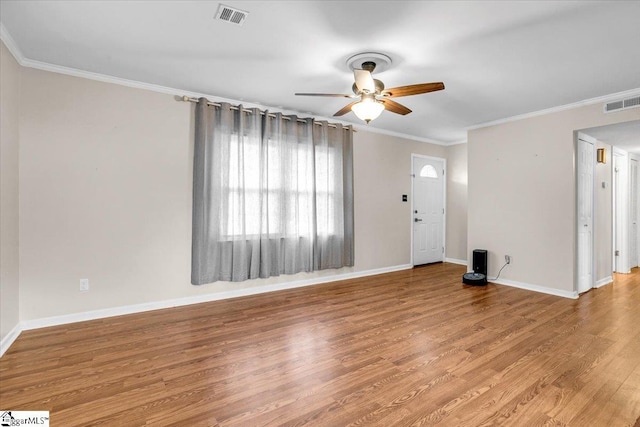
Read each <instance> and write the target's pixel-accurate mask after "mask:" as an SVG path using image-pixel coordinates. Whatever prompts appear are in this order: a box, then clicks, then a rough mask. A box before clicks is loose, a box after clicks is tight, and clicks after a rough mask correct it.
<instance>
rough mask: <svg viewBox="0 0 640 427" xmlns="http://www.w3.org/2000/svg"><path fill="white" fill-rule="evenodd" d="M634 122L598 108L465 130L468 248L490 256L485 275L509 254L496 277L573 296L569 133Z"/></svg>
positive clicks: (632, 116)
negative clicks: (467, 187) (506, 262)
mask: <svg viewBox="0 0 640 427" xmlns="http://www.w3.org/2000/svg"><path fill="white" fill-rule="evenodd" d="M638 118H640V109H632V110H627V111H621V112H616V113H610V114H604V113H603V112H602V105H601V104H599V103H598V104H593V105H588V106H583V107H579V108H574V109H570V110H564V111H559V112H555V113H549V114H545V115H541V116H536V117H530V118H525V119H521V120H517V121H511V122H507V123H504V124H499V125H494V126H488V127H485V128H480V129H475V130H471V131H469V134H468V156H469V160H468V161H469V200H468V203H469V205H468V206H469V209H468V217H469V218H468V251H472V250H473V249H474V248H482V249H487V250H488V251H489V275H490V276H495V274H497V270H498V268H499V267H500V266H501V265H502V264H503V262H504V255H505V254H508V255H511V256H512V257H513V258H512V263H511V265H510V266H508V267H507V268H505V270H504V271H503V273H502V276H501V278H503V279H505V280H507V281H510V282H512V283H514V284H520V285H526V286H536V287H540V288H542V289H544V288H547V289H549V290H551V291H553V292H556V293H560V294H569V293H572V292H573V290H574V276H575V274H574V269H575V194H576V191H575V173H574V130H578V129H584V128H588V127H594V126H601V125H607V124H612V123H619V122H624V121H630V120H637V119H638ZM469 259H470V258H469Z"/></svg>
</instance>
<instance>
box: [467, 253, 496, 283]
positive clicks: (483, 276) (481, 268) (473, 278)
mask: <svg viewBox="0 0 640 427" xmlns="http://www.w3.org/2000/svg"><path fill="white" fill-rule="evenodd" d="M488 256H489V254H488V253H487V251H486V250H484V249H474V250H473V271H472V272H469V273H466V274H464V275H463V276H462V283H464V284H466V285H474V286H481V285H486V284H487V269H488V266H487V264H488V263H487V258H488Z"/></svg>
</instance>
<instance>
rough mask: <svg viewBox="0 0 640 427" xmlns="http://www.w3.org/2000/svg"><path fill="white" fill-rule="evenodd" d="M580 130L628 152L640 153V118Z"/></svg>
mask: <svg viewBox="0 0 640 427" xmlns="http://www.w3.org/2000/svg"><path fill="white" fill-rule="evenodd" d="M582 132H584V133H586V134H587V135H589V136H592V137H594V138H596V139H597V140H599V141H602V142H604V143H607V144H611V145H614V146H616V147H618V148H622V149H623V150H626V151H628V152H630V153H636V154H640V120H633V121H630V122H623V123H616V124H614V125H608V126H598V127H593V128H589V129H583V130H582Z"/></svg>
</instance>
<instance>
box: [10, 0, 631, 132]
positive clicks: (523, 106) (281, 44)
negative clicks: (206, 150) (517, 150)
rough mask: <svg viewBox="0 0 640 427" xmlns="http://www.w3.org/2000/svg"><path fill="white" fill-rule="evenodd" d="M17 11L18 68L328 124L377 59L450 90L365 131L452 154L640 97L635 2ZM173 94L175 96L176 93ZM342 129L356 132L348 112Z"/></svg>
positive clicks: (396, 75) (61, 5)
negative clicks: (465, 144) (557, 116)
mask: <svg viewBox="0 0 640 427" xmlns="http://www.w3.org/2000/svg"><path fill="white" fill-rule="evenodd" d="M223 3H224V4H227V5H229V6H232V7H236V8H239V9H243V10H246V11H248V12H249V13H250V14H249V16H248V18H247V20H246V22H245V24H244V25H243V26H241V27H240V26H234V25H232V24H229V23H226V22H221V21H215V20H214V19H213V18H214V16H215V14H216V11H217V9H218V5H219V2H217V1H75V0H73V1H54V0H46V1H10V0H2V1H1V2H0V19H1V22H2V24H3V25H4V27H5V28H6V32H8V34H9V35H10V37H11V38H12V39H13V40H14V41H15V45H16V47H17V48H18V49H19V51H20V52H21V54H22V55H23V57H24V58H25V59H27V60H30V61H41V62H44V63H48V64H54V65H60V66H65V67H70V68H74V69H78V70H84V71H88V72H94V73H99V74H104V75H108V76H113V77H118V78H123V79H129V80H135V81H140V82H145V83H150V84H155V85H160V86H164V87H169V88H175V89H178V90H183V91H189V92H195V93H201V94H207V95H210V96H219V97H224V98H230V99H235V100H239V101H242V102H246V103H254V104H260V105H263V106H270V107H275V108H279V109H282V110H287V111H297V112H300V113H302V114H310V115H314V116H321V117H331V116H332V114H333V113H334V112H336V111H337V110H339V109H340V108H342V106H344V105H345V104H346V103H347V102H348V100H347V99H344V98H319V97H296V96H294V95H293V94H294V93H295V92H330V93H350V87H351V84H352V82H353V80H352V79H353V76H352V74H351V72H350V71H349V70H348V69H347V67H346V65H345V61H346V60H347V58H349V57H350V56H352V55H353V54H356V53H359V52H364V51H374V52H382V53H385V54H387V55H389V56H390V57H391V58H392V60H393V64H392V66H391V68H390V69H389V70H387V71H385V72H383V73H380V74H378V75H375V74H374V77H377V78H379V79H381V80H382V81H383V82H384V83H385V85H386V86H387V87H394V86H402V85H407V84H413V83H424V82H433V81H443V82H444V83H445V85H446V89H445V90H444V91H441V92H435V93H430V94H425V95H417V96H411V97H406V98H398V99H396V100H397V101H399V102H401V103H402V104H404V105H406V106H407V107H409V108H411V109H412V110H413V113H411V114H409V115H407V116H398V115H395V114H392V113H390V112H383V114H382V116H381V117H380V118H378V119H376V120H375V121H373V122H372V123H371V124H370V125H369V126H372V127H375V128H379V129H383V130H386V131H391V132H397V133H400V134H405V135H410V136H414V137H418V138H424V139H427V140H429V139H430V140H436V141H440V142H444V143H451V142H458V141H464V140H465V139H466V129H467V128H468V127H472V126H474V125H477V124H481V123H486V122H491V121H495V120H499V119H503V118H507V117H512V116H516V115H521V114H526V113H531V112H535V111H539V110H544V109H548V108H552V107H556V106H561V105H566V104H571V103H575V102H579V101H583V100H587V99H592V98H597V97H602V96H606V95H610V94H614V93H618V92H623V91H630V90H635V89H640V71H639V70H640V54H639V50H638V45H639V41H640V25H638V17H640V2H639V1H627V2H622V1H620V2H611V1H604V2H598V1H589V2H586V1H585V2H578V1H562V2H554V1H531V2H527V1H496V2H491V1H326V0H323V1H260V2H256V1H235V0H225V1H224V2H223ZM177 94H179V92H178V93H177ZM342 119H343V121H348V122H352V123H355V124H362V122H360V121H359V120H358V119H357V118H356V117H355V116H354V115H353V113H349V114H347V115H346V116H343V117H342Z"/></svg>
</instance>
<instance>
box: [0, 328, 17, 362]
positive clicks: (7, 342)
mask: <svg viewBox="0 0 640 427" xmlns="http://www.w3.org/2000/svg"><path fill="white" fill-rule="evenodd" d="M21 332H22V324H20V323H18V324H17V325H16V326H14V327H13V329H11V330H10V331H9V333H8V334H7V335H6V336H5V337H4V338H2V341H0V357H2V355H4V353H5V352H6V351H7V350H9V347H11V344H13V342H14V341H15V340H16V339H17V338H18V337H19V336H20V333H21Z"/></svg>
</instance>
